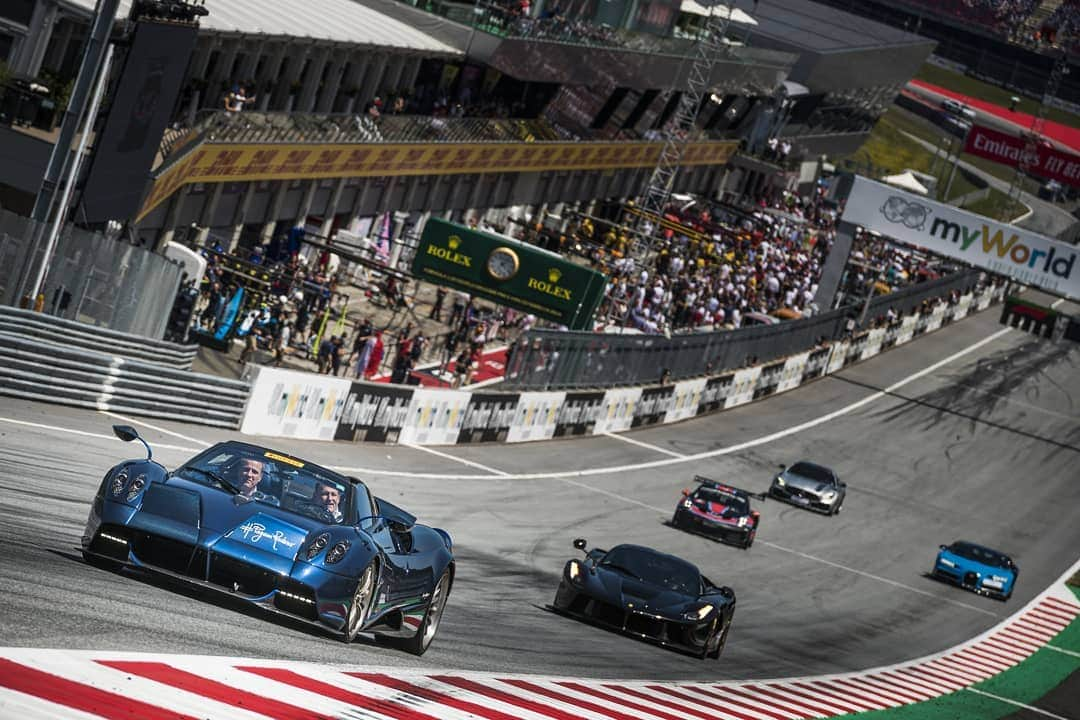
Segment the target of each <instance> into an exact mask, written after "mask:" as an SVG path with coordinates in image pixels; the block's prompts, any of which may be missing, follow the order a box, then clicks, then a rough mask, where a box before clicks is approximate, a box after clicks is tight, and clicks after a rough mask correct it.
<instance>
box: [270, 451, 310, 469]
mask: <svg viewBox="0 0 1080 720" xmlns="http://www.w3.org/2000/svg"><path fill="white" fill-rule="evenodd" d="M263 457H267V458H270V459H271V460H278V461H280V462H283V463H286V464H288V465H292V466H293V467H304V463H302V462H300V461H299V460H293V459H292V458H291V457H285V456H284V455H278V454H277V453H276V452H270V451H269V450H267V451H266V452H265V453H263Z"/></svg>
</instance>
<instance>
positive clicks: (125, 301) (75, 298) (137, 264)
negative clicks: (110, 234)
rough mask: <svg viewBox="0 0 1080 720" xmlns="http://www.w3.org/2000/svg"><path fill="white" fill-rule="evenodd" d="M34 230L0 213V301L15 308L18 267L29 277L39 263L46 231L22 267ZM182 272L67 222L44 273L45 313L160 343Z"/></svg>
mask: <svg viewBox="0 0 1080 720" xmlns="http://www.w3.org/2000/svg"><path fill="white" fill-rule="evenodd" d="M39 227H40V225H39V224H38V223H36V222H35V221H34V220H32V219H31V218H28V217H23V216H21V215H16V214H15V213H12V212H9V211H6V210H0V268H3V270H2V271H0V304H4V305H12V306H17V305H18V304H19V286H20V279H21V278H22V277H23V270H24V268H29V272H30V273H33V272H34V270H35V269H36V268H37V267H39V265H40V263H41V262H42V259H43V258H44V255H45V237H47V232H48V228H44V231H45V232H44V233H43V234H42V238H41V242H39V243H38V247H37V251H36V253H35V257H34V262H33V263H31V264H29V265H28V264H27V262H26V259H27V254H28V253H29V251H30V245H31V242H32V240H33V237H34V233H35V231H36V230H37V228H39ZM182 272H183V268H182V266H180V265H179V264H177V263H175V262H173V261H172V260H170V259H168V258H166V257H165V256H164V255H159V254H157V253H154V252H151V251H150V250H148V249H147V248H144V247H140V246H137V245H133V244H131V243H130V242H127V241H126V240H117V239H111V238H107V237H105V236H104V235H102V234H100V233H92V232H89V231H86V230H81V229H79V228H76V227H73V226H71V225H68V226H66V227H64V228H63V229H62V230H61V232H60V236H59V238H58V239H57V243H56V250H55V252H54V253H53V256H52V261H51V262H50V264H49V271H48V274H47V275H46V276H45V283H44V285H43V287H42V293H43V294H44V296H45V306H44V308H43V309H44V311H45V312H47V313H49V314H50V315H54V316H56V317H61V318H66V319H68V320H77V321H78V322H83V323H87V324H89V325H94V326H96V327H103V328H110V329H112V330H117V331H119V332H125V333H131V334H133V335H142V336H143V337H148V338H154V339H156V340H160V339H161V338H162V337H163V336H164V335H165V326H166V324H167V322H168V320H169V311H170V310H171V309H172V305H173V301H174V300H175V299H176V291H177V289H178V288H179V286H180V276H181V273H182ZM25 284H29V278H27V281H26V283H25ZM23 292H26V289H25V288H24V289H23Z"/></svg>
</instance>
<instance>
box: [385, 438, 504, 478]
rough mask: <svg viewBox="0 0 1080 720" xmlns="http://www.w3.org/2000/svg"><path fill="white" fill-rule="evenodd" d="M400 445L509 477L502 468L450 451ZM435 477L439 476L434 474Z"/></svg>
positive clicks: (407, 444) (421, 475)
mask: <svg viewBox="0 0 1080 720" xmlns="http://www.w3.org/2000/svg"><path fill="white" fill-rule="evenodd" d="M401 445H402V446H404V447H407V448H410V449H412V450H420V451H422V452H426V453H430V454H432V455H435V456H437V457H441V458H443V459H445V460H453V461H455V462H459V463H461V464H462V465H468V466H469V467H474V468H476V469H477V470H485V471H487V472H489V473H491V474H492V475H499V476H503V477H509V474H508V473H504V472H503V471H502V470H496V469H495V468H493V467H488V466H487V465H481V464H480V463H478V462H473V461H472V460H466V459H465V458H459V457H456V456H454V455H451V454H450V453H444V452H440V451H439V450H433V449H432V448H429V447H424V446H423V445H413V444H412V443H401ZM408 474H410V475H412V476H413V477H424V475H423V474H420V473H408ZM435 477H439V476H438V475H436V476H435Z"/></svg>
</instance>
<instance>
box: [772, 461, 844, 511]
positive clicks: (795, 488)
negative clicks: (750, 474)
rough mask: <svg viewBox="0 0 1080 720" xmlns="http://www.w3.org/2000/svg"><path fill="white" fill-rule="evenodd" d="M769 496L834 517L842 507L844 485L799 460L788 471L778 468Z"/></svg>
mask: <svg viewBox="0 0 1080 720" xmlns="http://www.w3.org/2000/svg"><path fill="white" fill-rule="evenodd" d="M769 496H770V497H774V498H776V499H777V500H783V501H784V502H788V503H791V504H792V505H798V506H799V507H804V508H807V509H808V510H814V511H815V512H820V513H825V514H826V515H836V514H837V513H838V512H840V508H841V507H843V505H844V498H845V497H846V496H847V484H846V483H842V482H840V478H838V477H837V476H836V473H835V472H833V471H832V470H830V469H829V468H827V467H823V466H821V465H817V464H815V463H812V462H807V461H806V460H800V461H799V462H797V463H795V464H794V465H792V466H791V467H788V466H786V465H781V466H780V473H779V474H778V475H777V476H776V477H775V478H773V481H772V485H771V486H770V487H769Z"/></svg>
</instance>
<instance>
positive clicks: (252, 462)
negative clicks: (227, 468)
mask: <svg viewBox="0 0 1080 720" xmlns="http://www.w3.org/2000/svg"><path fill="white" fill-rule="evenodd" d="M234 472H235V473H236V481H237V485H236V486H237V488H238V490H239V492H238V493H237V494H238V495H239V496H240V497H242V498H245V499H247V500H258V501H259V502H264V503H269V504H270V505H277V504H278V499H277V498H276V497H274V496H273V495H267V494H266V493H264V492H262V491H261V490H259V483H260V482H262V478H263V463H262V461H261V460H256V459H255V458H242V459H241V460H240V462H238V463H237V464H236V469H235V471H234Z"/></svg>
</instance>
